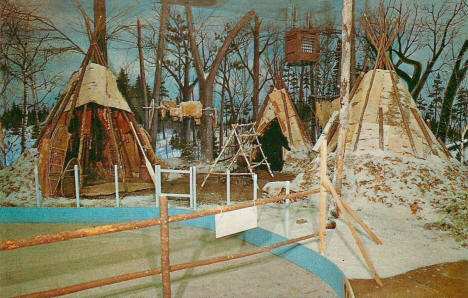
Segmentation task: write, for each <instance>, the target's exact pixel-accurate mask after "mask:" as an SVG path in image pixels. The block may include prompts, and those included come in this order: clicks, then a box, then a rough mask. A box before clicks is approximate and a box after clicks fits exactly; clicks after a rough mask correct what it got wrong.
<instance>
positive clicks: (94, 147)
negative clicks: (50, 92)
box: [36, 33, 161, 196]
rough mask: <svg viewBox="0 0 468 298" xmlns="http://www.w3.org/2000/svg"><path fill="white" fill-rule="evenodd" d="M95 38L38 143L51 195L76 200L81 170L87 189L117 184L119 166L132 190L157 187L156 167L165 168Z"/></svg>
mask: <svg viewBox="0 0 468 298" xmlns="http://www.w3.org/2000/svg"><path fill="white" fill-rule="evenodd" d="M90 36H91V45H90V47H89V50H88V52H87V54H86V56H85V58H84V60H83V62H82V64H81V67H80V69H79V70H78V71H76V72H75V73H74V74H73V75H72V76H71V78H70V80H69V82H68V86H67V88H66V90H65V92H64V94H63V95H62V96H61V97H60V98H59V100H58V102H57V103H56V104H55V106H54V107H53V109H52V111H51V112H50V114H49V116H48V118H47V120H46V125H45V127H44V129H43V131H42V132H41V134H40V137H39V138H38V141H37V142H36V147H37V149H38V151H39V162H38V170H39V180H40V181H39V182H40V184H41V189H42V192H43V193H44V194H45V195H51V196H54V195H59V194H60V195H67V194H71V193H72V191H73V187H74V186H73V185H74V177H73V168H74V166H75V165H78V168H79V178H80V179H79V181H80V184H81V185H82V186H90V185H97V184H103V183H106V182H111V181H113V180H114V165H117V166H118V167H119V178H120V180H121V181H122V182H123V184H124V187H125V188H127V186H128V183H131V182H145V181H146V182H151V181H153V180H154V173H153V171H152V165H153V164H160V163H161V160H159V159H158V158H157V157H156V155H155V154H154V152H153V150H152V148H151V144H150V141H149V138H148V135H147V133H146V132H145V131H144V130H143V129H142V128H140V127H139V126H138V124H137V123H136V121H135V117H134V115H133V113H132V111H131V109H130V107H129V106H128V104H127V102H126V100H125V99H124V98H123V96H122V95H121V94H120V92H119V90H118V88H117V83H116V79H115V76H114V75H113V73H112V72H111V71H110V70H109V69H108V68H107V66H106V63H105V61H104V59H103V58H102V53H101V52H100V51H99V48H98V46H97V44H96V42H95V38H96V34H95V33H93V34H90ZM90 61H96V62H98V63H99V64H97V63H89V62H90ZM70 190H72V191H70Z"/></svg>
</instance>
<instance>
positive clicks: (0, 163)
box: [0, 118, 7, 169]
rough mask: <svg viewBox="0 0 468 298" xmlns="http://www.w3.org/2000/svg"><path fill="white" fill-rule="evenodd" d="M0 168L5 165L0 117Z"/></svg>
mask: <svg viewBox="0 0 468 298" xmlns="http://www.w3.org/2000/svg"><path fill="white" fill-rule="evenodd" d="M0 158H1V161H0V169H3V168H4V167H6V165H7V164H6V152H5V141H4V139H3V127H2V120H1V118H0Z"/></svg>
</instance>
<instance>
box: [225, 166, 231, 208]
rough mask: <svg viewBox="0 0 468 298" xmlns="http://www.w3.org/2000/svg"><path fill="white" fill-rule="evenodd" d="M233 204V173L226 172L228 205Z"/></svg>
mask: <svg viewBox="0 0 468 298" xmlns="http://www.w3.org/2000/svg"><path fill="white" fill-rule="evenodd" d="M229 204H231V171H229V170H227V171H226V205H229Z"/></svg>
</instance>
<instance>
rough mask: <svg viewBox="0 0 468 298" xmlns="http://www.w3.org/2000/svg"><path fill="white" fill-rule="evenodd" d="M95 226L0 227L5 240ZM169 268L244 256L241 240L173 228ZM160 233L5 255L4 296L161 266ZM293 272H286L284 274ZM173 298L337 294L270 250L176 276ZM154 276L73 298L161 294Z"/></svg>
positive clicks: (1, 257)
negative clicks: (220, 256)
mask: <svg viewBox="0 0 468 298" xmlns="http://www.w3.org/2000/svg"><path fill="white" fill-rule="evenodd" d="M89 225H91V224H0V240H5V239H11V238H17V237H27V236H32V235H36V234H42V233H50V232H56V231H62V230H69V229H74V228H79V227H86V226H89ZM170 240H171V256H170V257H171V263H172V264H175V263H182V262H187V261H191V260H199V259H204V258H208V257H211V256H216V255H226V254H230V253H236V252H240V251H246V250H249V249H252V248H254V246H252V245H250V244H248V243H246V242H243V241H241V240H239V239H237V238H235V237H225V238H222V239H215V237H214V233H213V232H210V231H207V230H203V229H197V228H192V227H185V226H184V227H182V226H177V225H172V226H171V230H170ZM159 253H160V246H159V229H158V228H157V227H151V228H145V229H140V230H135V231H125V232H119V233H113V234H107V235H101V236H99V237H88V238H82V239H75V240H71V241H65V242H59V243H53V244H47V245H40V246H35V247H29V248H23V249H18V250H13V251H5V252H2V253H1V254H0V293H1V294H0V296H2V297H10V296H13V295H19V294H26V293H30V292H34V291H40V290H46V289H50V288H54V287H60V286H65V285H70V284H74V283H79V282H85V281H90V280H94V279H98V278H103V277H109V276H113V275H117V274H122V273H128V272H134V271H140V270H145V269H149V268H155V267H159V266H160V255H159ZM286 272H287V274H285V273H286ZM171 279H172V289H171V290H172V296H173V297H306V296H307V297H336V294H335V293H334V292H333V290H332V289H331V288H330V287H329V286H328V285H327V284H326V283H325V282H324V281H322V280H321V279H319V278H318V277H317V276H315V275H314V274H312V273H310V272H308V271H306V270H305V269H302V268H300V267H298V266H296V265H294V264H292V263H290V262H288V261H286V260H284V259H282V258H280V257H277V256H274V255H272V254H270V253H264V254H259V255H255V256H251V257H247V258H242V259H238V260H233V261H229V262H223V263H218V264H213V265H209V266H204V267H197V268H192V269H188V270H183V271H177V272H175V273H172V274H171ZM161 295H162V291H161V277H160V275H158V276H152V277H147V278H141V279H137V280H133V281H128V282H124V283H120V284H114V285H109V286H105V287H101V288H95V289H90V290H86V291H83V292H79V293H74V294H71V295H70V296H73V297H103V296H106V297H123V296H125V297H160V296H161Z"/></svg>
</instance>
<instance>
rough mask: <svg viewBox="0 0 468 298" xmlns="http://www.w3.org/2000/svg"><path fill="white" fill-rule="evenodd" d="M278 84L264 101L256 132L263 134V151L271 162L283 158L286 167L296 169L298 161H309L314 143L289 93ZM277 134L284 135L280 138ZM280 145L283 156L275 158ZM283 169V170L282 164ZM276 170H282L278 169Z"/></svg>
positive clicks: (261, 135)
mask: <svg viewBox="0 0 468 298" xmlns="http://www.w3.org/2000/svg"><path fill="white" fill-rule="evenodd" d="M276 85H277V86H275V87H273V88H272V89H271V90H270V92H269V93H268V95H267V96H266V98H265V100H264V101H263V105H262V108H261V110H260V113H259V114H258V116H257V121H256V123H255V127H256V132H257V133H258V134H259V135H260V142H261V143H262V148H263V150H264V152H265V155H266V157H267V159H268V160H269V162H270V163H272V162H273V160H277V159H278V158H280V159H282V163H284V165H285V166H286V167H288V166H292V167H294V164H296V163H297V161H298V160H302V159H304V158H308V155H309V153H310V152H311V149H312V140H311V137H310V135H309V133H308V131H307V130H306V128H305V125H304V123H303V122H302V120H301V118H300V117H299V114H298V112H297V110H296V107H295V106H294V103H293V102H292V100H291V97H290V96H289V93H288V91H287V90H286V88H285V87H284V85H283V84H282V83H281V82H277V83H276ZM278 126H279V127H278ZM270 130H272V133H271V135H272V138H274V139H273V140H268V142H269V143H268V142H267V143H265V142H266V141H267V140H266V139H265V137H266V138H268V136H267V135H268V133H269V131H270ZM278 133H280V134H281V135H282V136H278ZM272 142H273V143H272ZM264 143H265V144H264ZM277 145H280V146H282V148H281V151H282V152H280V153H281V154H280V155H281V157H278V156H276V155H278V152H276V151H277V150H278V149H277V148H276V146H277ZM275 148H276V149H275ZM275 150H276V151H275ZM273 163H275V162H273ZM280 163H281V162H280ZM280 168H281V169H282V168H283V165H281V167H280ZM275 170H280V169H277V168H275Z"/></svg>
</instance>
